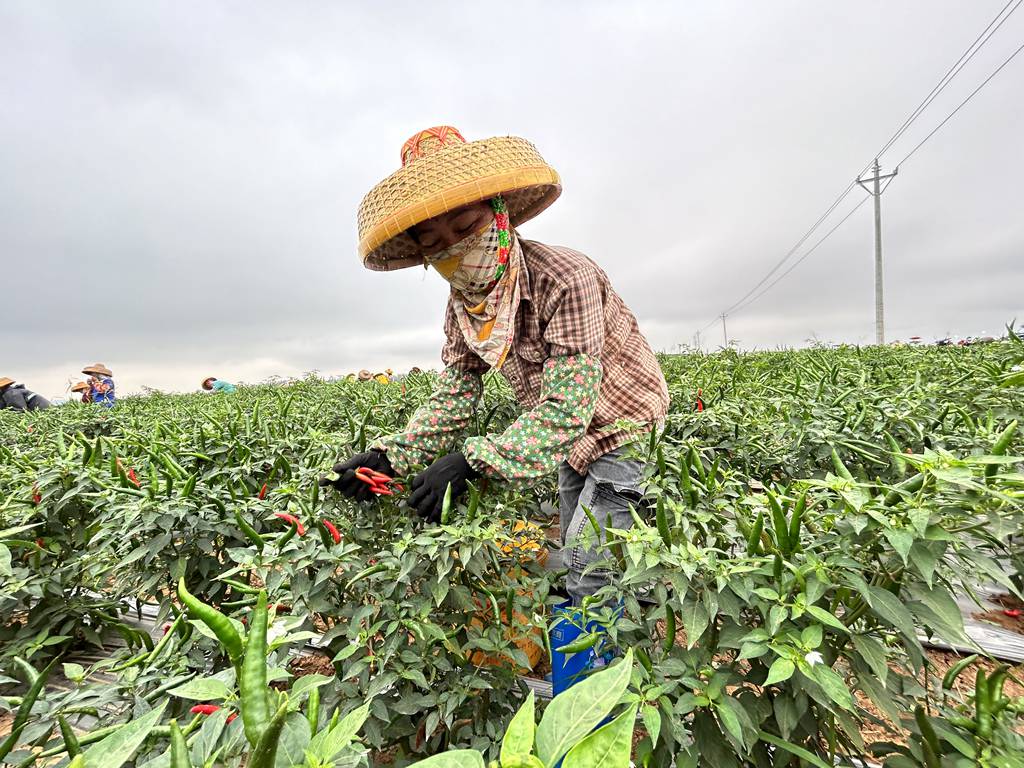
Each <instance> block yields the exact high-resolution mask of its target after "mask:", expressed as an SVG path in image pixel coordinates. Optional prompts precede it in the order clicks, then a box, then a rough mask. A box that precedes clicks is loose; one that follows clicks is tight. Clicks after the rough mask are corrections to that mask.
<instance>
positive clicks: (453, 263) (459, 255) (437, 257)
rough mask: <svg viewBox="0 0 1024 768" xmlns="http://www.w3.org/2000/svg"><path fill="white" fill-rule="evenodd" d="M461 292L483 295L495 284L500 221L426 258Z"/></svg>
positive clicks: (427, 261) (429, 263)
mask: <svg viewBox="0 0 1024 768" xmlns="http://www.w3.org/2000/svg"><path fill="white" fill-rule="evenodd" d="M425 261H426V263H427V265H428V266H431V267H433V268H434V269H436V270H437V271H438V273H439V274H440V275H441V276H442V277H443V278H444V279H445V280H447V281H448V282H449V283H450V284H451V286H452V287H453V288H454V289H455V290H457V291H459V292H460V293H463V294H467V295H470V296H480V295H482V294H484V293H486V292H487V290H488V289H489V288H490V287H491V286H492V285H493V284H494V275H495V273H496V272H497V270H498V224H497V222H496V221H493V220H492V221H491V224H490V226H488V227H486V228H484V229H482V230H481V231H480V232H478V233H477V234H475V235H470V236H469V237H466V238H464V239H462V240H460V241H459V242H457V243H455V244H454V245H450V246H448V247H447V248H445V249H444V250H443V251H439V252H438V253H436V254H434V255H433V256H430V257H428V258H427V259H425Z"/></svg>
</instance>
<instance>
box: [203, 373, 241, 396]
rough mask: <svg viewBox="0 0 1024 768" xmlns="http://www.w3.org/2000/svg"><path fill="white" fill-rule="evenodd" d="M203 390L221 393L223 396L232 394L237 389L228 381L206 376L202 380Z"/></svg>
mask: <svg viewBox="0 0 1024 768" xmlns="http://www.w3.org/2000/svg"><path fill="white" fill-rule="evenodd" d="M203 389H205V390H206V391H207V392H223V393H224V394H227V395H230V394H232V393H234V392H235V391H236V390H237V389H238V387H236V386H235V385H234V384H232V383H231V382H229V381H224V380H223V379H218V378H217V377H216V376H207V377H206V378H205V379H203Z"/></svg>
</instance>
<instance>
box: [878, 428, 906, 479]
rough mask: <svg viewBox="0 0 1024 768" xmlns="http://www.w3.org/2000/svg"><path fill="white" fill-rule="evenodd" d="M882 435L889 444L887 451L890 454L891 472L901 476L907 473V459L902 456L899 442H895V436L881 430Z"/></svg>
mask: <svg viewBox="0 0 1024 768" xmlns="http://www.w3.org/2000/svg"><path fill="white" fill-rule="evenodd" d="M882 437H884V438H885V442H886V443H888V444H889V452H890V453H891V454H892V455H891V456H890V457H889V462H890V463H891V464H892V470H893V472H895V473H896V476H897V477H903V476H904V475H905V474H906V473H907V461H906V459H904V458H903V450H902V449H901V448H900V444H899V443H897V442H896V438H895V437H893V436H892V435H890V434H889V433H888V432H886V431H883V432H882Z"/></svg>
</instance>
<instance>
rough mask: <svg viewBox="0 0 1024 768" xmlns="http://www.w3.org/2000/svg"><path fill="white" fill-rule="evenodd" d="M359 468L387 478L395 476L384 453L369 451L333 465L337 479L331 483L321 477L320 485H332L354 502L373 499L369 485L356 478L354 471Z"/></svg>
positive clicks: (329, 480) (327, 478)
mask: <svg viewBox="0 0 1024 768" xmlns="http://www.w3.org/2000/svg"><path fill="white" fill-rule="evenodd" d="M359 467H369V468H370V469H372V470H374V471H375V472H383V473H384V474H385V475H388V476H389V477H394V476H395V470H394V469H393V468H392V467H391V462H390V461H388V457H387V454H386V453H384V451H372V450H371V451H366V452H365V453H357V454H356V455H355V456H353V457H352V458H350V459H349V460H348V461H342V462H339V463H338V464H335V465H334V472H335V474H337V475H338V479H337V480H333V481H332V480H331V479H330V478H329V477H321V478H320V485H321V486H327V485H332V486H334V488H335V489H337V490H338V491H340V492H341V493H342V494H343V495H345V496H348V497H349V498H351V499H355V500H356V501H369V500H370V499H372V498H374V494H373V491H371V490H370V486H369V485H367V484H366V483H364V482H363V481H362V480H360V479H359V478H358V477H356V470H357V469H359Z"/></svg>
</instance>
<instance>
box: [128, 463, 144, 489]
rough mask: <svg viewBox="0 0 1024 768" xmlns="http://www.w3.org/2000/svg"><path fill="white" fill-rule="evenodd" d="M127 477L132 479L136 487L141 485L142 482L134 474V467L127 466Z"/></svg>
mask: <svg viewBox="0 0 1024 768" xmlns="http://www.w3.org/2000/svg"><path fill="white" fill-rule="evenodd" d="M128 479H129V480H131V481H132V484H133V485H134V486H135V487H136V488H138V487H139V486H140V485H142V483H140V482H139V478H137V477H136V476H135V470H134V469H130V468H129V470H128Z"/></svg>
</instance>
